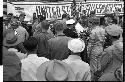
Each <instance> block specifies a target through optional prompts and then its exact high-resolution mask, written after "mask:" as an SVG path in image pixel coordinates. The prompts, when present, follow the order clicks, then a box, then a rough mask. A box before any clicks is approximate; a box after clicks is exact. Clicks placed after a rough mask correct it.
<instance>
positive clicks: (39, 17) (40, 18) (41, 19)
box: [38, 15, 46, 22]
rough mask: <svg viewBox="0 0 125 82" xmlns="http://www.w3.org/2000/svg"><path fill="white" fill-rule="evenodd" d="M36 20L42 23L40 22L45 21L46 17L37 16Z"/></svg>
mask: <svg viewBox="0 0 125 82" xmlns="http://www.w3.org/2000/svg"><path fill="white" fill-rule="evenodd" d="M38 19H39V22H42V21H44V20H46V17H45V16H43V15H38Z"/></svg>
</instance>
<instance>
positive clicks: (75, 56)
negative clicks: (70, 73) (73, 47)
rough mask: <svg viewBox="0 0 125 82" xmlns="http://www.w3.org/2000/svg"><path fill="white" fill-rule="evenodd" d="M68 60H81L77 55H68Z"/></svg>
mask: <svg viewBox="0 0 125 82" xmlns="http://www.w3.org/2000/svg"><path fill="white" fill-rule="evenodd" d="M68 59H71V60H81V57H80V56H78V55H69V57H68Z"/></svg>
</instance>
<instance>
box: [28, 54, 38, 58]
mask: <svg viewBox="0 0 125 82" xmlns="http://www.w3.org/2000/svg"><path fill="white" fill-rule="evenodd" d="M27 57H28V58H35V57H38V56H37V54H29V55H28V56H27Z"/></svg>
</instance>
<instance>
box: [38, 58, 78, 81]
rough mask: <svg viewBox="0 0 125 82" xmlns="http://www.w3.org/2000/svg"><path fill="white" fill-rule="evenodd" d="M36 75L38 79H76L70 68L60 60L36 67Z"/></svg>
mask: <svg viewBox="0 0 125 82" xmlns="http://www.w3.org/2000/svg"><path fill="white" fill-rule="evenodd" d="M36 77H37V80H38V81H77V80H76V79H75V74H74V72H73V70H72V68H71V67H70V66H69V65H68V64H66V63H64V62H62V61H60V60H51V61H47V62H45V63H43V64H41V65H40V66H39V68H38V69H37V73H36Z"/></svg>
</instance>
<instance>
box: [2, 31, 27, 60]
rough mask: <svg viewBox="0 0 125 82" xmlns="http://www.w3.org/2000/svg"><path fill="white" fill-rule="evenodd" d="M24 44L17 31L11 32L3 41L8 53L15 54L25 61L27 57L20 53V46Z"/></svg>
mask: <svg viewBox="0 0 125 82" xmlns="http://www.w3.org/2000/svg"><path fill="white" fill-rule="evenodd" d="M21 42H22V40H21V37H20V36H18V35H17V33H16V32H15V31H13V32H10V33H8V34H7V35H6V37H5V38H4V40H3V46H5V47H6V48H7V49H8V51H10V52H14V53H15V54H16V55H17V56H18V57H19V59H20V60H22V59H24V58H25V57H26V56H27V55H26V54H23V53H21V52H19V49H18V48H19V46H18V45H19V44H20V43H21Z"/></svg>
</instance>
